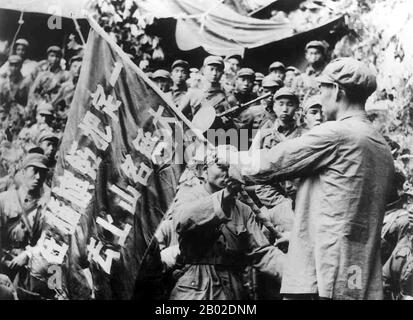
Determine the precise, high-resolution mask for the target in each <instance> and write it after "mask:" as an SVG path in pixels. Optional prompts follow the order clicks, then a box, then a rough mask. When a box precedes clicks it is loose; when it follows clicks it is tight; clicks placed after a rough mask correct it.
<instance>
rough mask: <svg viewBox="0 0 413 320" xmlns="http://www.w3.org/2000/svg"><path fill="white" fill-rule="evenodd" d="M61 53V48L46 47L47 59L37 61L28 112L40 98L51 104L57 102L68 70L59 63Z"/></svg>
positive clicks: (31, 111)
mask: <svg viewBox="0 0 413 320" xmlns="http://www.w3.org/2000/svg"><path fill="white" fill-rule="evenodd" d="M62 55H63V53H62V49H61V48H59V47H58V46H51V47H49V48H48V49H47V60H43V61H41V62H39V64H38V67H37V72H36V77H35V80H34V82H33V85H32V87H31V90H30V95H29V104H28V108H27V109H28V113H29V114H32V113H33V112H34V109H35V108H36V106H37V104H38V103H39V102H40V101H41V100H44V101H47V102H50V103H52V104H55V103H56V102H57V101H56V98H58V96H59V91H60V87H61V85H62V84H63V83H64V82H66V81H67V80H68V79H69V74H68V72H67V71H65V70H63V69H62V67H61V65H60V61H61V59H62Z"/></svg>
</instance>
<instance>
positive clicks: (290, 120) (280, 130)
mask: <svg viewBox="0 0 413 320" xmlns="http://www.w3.org/2000/svg"><path fill="white" fill-rule="evenodd" d="M273 99H274V104H273V111H274V113H275V116H276V119H275V121H274V122H273V125H272V127H270V128H263V129H262V130H261V132H259V133H257V135H256V136H255V138H254V142H253V145H252V146H251V148H252V149H263V148H271V147H273V146H275V145H276V144H278V143H279V142H281V141H284V140H286V139H292V138H295V137H299V136H301V135H302V133H303V130H304V129H303V128H302V127H299V126H297V122H296V120H295V114H296V111H297V110H298V107H299V101H298V97H297V95H296V94H295V93H294V92H293V91H292V90H291V89H289V88H287V87H283V88H280V89H279V90H278V91H277V92H276V93H275V94H274V98H273Z"/></svg>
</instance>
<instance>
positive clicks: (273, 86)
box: [256, 76, 283, 128]
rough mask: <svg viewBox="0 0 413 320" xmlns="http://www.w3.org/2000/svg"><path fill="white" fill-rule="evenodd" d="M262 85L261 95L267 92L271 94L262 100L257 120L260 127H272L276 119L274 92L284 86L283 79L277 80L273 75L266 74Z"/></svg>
mask: <svg viewBox="0 0 413 320" xmlns="http://www.w3.org/2000/svg"><path fill="white" fill-rule="evenodd" d="M261 86H262V90H261V95H265V94H267V93H271V95H270V96H269V97H268V98H267V99H263V100H261V102H260V105H261V112H257V114H256V121H257V122H258V123H259V125H258V127H263V128H267V127H270V126H271V125H272V123H273V122H274V120H275V114H274V110H273V105H274V94H275V92H277V90H279V89H280V88H281V87H282V86H283V83H282V81H281V80H275V79H274V78H273V77H272V76H266V77H264V79H263V80H262V83H261Z"/></svg>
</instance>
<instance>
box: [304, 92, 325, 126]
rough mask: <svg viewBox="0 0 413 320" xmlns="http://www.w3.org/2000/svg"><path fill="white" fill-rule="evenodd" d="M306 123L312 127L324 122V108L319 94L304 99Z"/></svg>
mask: <svg viewBox="0 0 413 320" xmlns="http://www.w3.org/2000/svg"><path fill="white" fill-rule="evenodd" d="M303 115H304V123H305V127H306V128H307V129H311V128H313V127H315V126H318V125H320V124H321V123H322V122H323V108H322V106H321V101H320V97H319V96H312V97H310V98H308V99H307V100H306V101H304V106H303Z"/></svg>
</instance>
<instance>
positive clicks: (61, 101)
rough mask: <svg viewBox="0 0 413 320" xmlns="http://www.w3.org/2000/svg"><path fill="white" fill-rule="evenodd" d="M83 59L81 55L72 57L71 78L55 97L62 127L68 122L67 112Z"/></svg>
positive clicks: (58, 117)
mask: <svg viewBox="0 0 413 320" xmlns="http://www.w3.org/2000/svg"><path fill="white" fill-rule="evenodd" d="M82 59H83V58H82V56H80V55H76V56H73V57H72V58H71V59H70V61H69V65H70V69H69V74H70V76H69V80H67V81H66V82H64V83H62V86H61V88H60V90H59V94H58V95H57V96H56V97H55V99H54V101H55V102H54V105H55V106H56V107H57V114H56V118H57V122H58V126H59V127H60V128H64V125H65V124H66V120H67V113H68V111H69V107H70V104H71V103H72V100H73V96H74V94H75V89H76V85H77V81H78V80H79V75H80V67H81V66H82Z"/></svg>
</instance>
